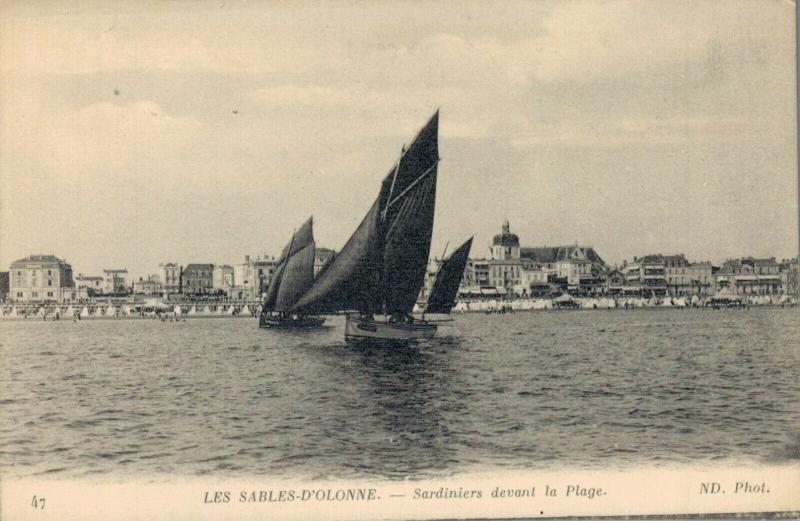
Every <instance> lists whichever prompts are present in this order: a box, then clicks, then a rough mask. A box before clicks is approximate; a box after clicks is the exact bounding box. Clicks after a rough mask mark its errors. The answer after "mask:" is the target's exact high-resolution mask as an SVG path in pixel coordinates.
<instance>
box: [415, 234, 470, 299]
mask: <svg viewBox="0 0 800 521" xmlns="http://www.w3.org/2000/svg"><path fill="white" fill-rule="evenodd" d="M471 247H472V237H470V239H469V240H468V241H467V242H465V243H464V244H462V245H461V246H460V247H459V248H458V249H457V250H456V251H454V252H453V254H452V255H450V257H448V258H447V259H446V260H445V261H444V262H443V263H442V265H441V267H440V268H439V272H438V273H437V274H436V280H435V281H434V283H433V288H431V294H430V296H429V297H428V304H427V306H426V308H425V312H426V313H445V314H446V313H450V310H451V309H453V304H455V301H456V296H457V294H458V287H459V285H460V284H461V279H462V278H463V277H464V268H465V267H466V266H467V259H468V258H469V250H470V248H471Z"/></svg>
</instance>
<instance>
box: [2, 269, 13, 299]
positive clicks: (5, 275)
mask: <svg viewBox="0 0 800 521" xmlns="http://www.w3.org/2000/svg"><path fill="white" fill-rule="evenodd" d="M10 289H11V285H10V284H9V278H8V272H7V271H0V302H4V301H5V300H6V299H7V298H8V292H9V291H10Z"/></svg>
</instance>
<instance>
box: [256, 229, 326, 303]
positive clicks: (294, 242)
mask: <svg viewBox="0 0 800 521" xmlns="http://www.w3.org/2000/svg"><path fill="white" fill-rule="evenodd" d="M313 224H314V223H313V217H311V218H309V219H308V220H307V221H306V222H304V223H303V225H302V226H300V228H299V229H298V230H297V231H296V232H294V234H292V238H291V240H290V241H289V244H287V245H286V246H284V248H283V252H281V256H280V257H278V262H277V263H276V266H275V273H274V274H273V275H272V279H271V280H270V281H269V286H268V287H267V295H266V297H265V298H264V308H263V309H264V311H272V310H274V309H276V308H275V303H276V301H277V299H278V291H279V290H280V287H281V282H282V281H283V277H284V271H285V270H286V265H287V261H288V260H289V258H290V257H291V256H292V255H294V254H296V253H297V252H299V251H300V250H302V249H303V248H305V247H306V246H307V245H308V244H309V243H313V242H314V231H313ZM312 256H313V253H312ZM312 274H313V267H312Z"/></svg>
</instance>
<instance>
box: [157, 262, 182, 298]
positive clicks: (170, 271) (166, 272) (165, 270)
mask: <svg viewBox="0 0 800 521" xmlns="http://www.w3.org/2000/svg"><path fill="white" fill-rule="evenodd" d="M158 267H159V268H160V269H161V285H162V288H163V291H164V294H165V295H173V294H176V293H180V292H181V271H182V267H181V266H178V264H177V263H175V262H165V263H161V264H159V265H158Z"/></svg>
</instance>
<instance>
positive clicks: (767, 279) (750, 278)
mask: <svg viewBox="0 0 800 521" xmlns="http://www.w3.org/2000/svg"><path fill="white" fill-rule="evenodd" d="M716 283H717V287H719V288H728V289H730V290H731V291H733V292H734V293H736V294H738V295H777V294H779V293H781V274H780V265H779V264H778V262H776V261H775V257H771V258H768V259H757V258H753V257H742V258H740V259H729V260H727V261H725V262H724V263H722V266H721V267H720V270H719V272H718V273H717V275H716Z"/></svg>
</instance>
